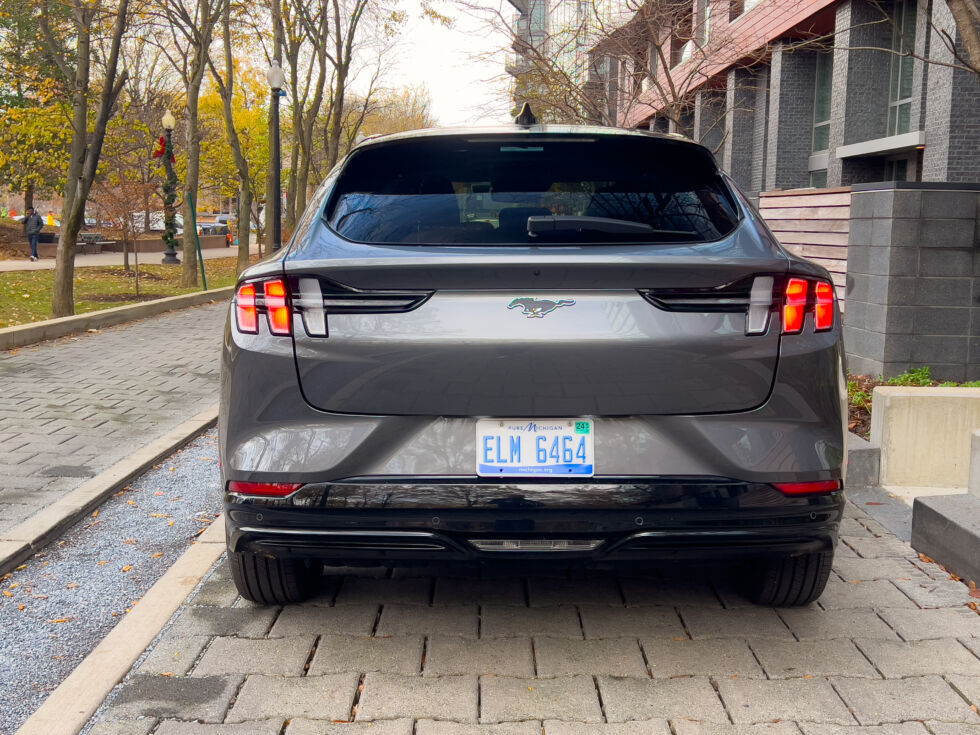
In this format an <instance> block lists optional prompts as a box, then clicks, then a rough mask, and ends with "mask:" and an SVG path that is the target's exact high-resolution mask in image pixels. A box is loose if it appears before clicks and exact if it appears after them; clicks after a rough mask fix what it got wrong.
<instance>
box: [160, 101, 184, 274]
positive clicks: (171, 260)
mask: <svg viewBox="0 0 980 735" xmlns="http://www.w3.org/2000/svg"><path fill="white" fill-rule="evenodd" d="M160 122H161V123H162V124H163V132H164V144H163V169H164V171H166V173H167V179H166V181H164V182H163V244H164V245H166V246H167V251H166V252H165V253H164V254H163V260H162V261H161V262H162V263H163V264H164V265H180V260H179V259H178V258H177V222H176V217H175V212H174V202H176V201H177V172H176V171H174V143H173V133H174V128H175V127H176V126H177V121H176V120H175V119H174V116H173V115H172V114H171V113H170V110H167V111H166V112H165V113H164V114H163V120H161V121H160Z"/></svg>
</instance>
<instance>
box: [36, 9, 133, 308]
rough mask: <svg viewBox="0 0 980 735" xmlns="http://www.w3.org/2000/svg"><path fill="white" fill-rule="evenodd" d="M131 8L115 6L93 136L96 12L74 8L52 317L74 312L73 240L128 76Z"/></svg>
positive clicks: (48, 37)
mask: <svg viewBox="0 0 980 735" xmlns="http://www.w3.org/2000/svg"><path fill="white" fill-rule="evenodd" d="M42 12H46V11H42ZM128 12H129V0H119V4H118V6H117V7H116V16H115V21H114V24H113V29H112V41H111V44H110V49H109V54H108V57H107V58H106V59H105V63H104V66H103V82H102V97H101V99H100V101H99V110H98V113H97V114H96V116H95V124H94V126H93V129H92V134H91V137H89V135H88V123H89V120H88V94H89V66H90V64H91V56H90V52H91V43H90V36H89V27H90V25H91V23H92V13H93V11H92V9H91V8H90V7H89V6H88V5H83V4H82V3H79V4H77V5H76V6H75V7H74V20H75V31H76V33H77V40H76V44H75V59H76V61H75V63H76V74H75V79H74V84H75V88H74V91H73V93H72V106H73V114H72V127H73V132H72V142H71V156H72V158H71V163H70V164H69V168H68V178H67V184H66V185H65V198H64V204H63V206H62V209H61V231H60V232H59V234H58V251H57V254H56V256H55V270H54V287H53V289H52V294H51V315H52V316H54V317H61V316H70V315H72V314H74V313H75V295H74V285H75V283H74V281H75V243H76V242H77V240H78V232H79V230H81V228H82V224H83V222H84V220H85V203H86V201H87V200H88V194H89V191H90V189H91V188H92V182H93V181H95V174H96V171H97V170H98V166H99V158H100V157H101V156H102V144H103V142H104V141H105V135H106V128H107V126H108V124H109V117H110V116H111V114H112V108H113V106H114V105H115V104H116V100H117V99H118V98H119V93H120V92H121V91H122V88H123V85H124V84H125V83H126V79H127V77H128V74H127V72H126V71H125V70H124V71H123V72H122V73H121V74H119V75H118V76H117V74H116V70H117V69H118V66H119V47H120V45H121V44H122V36H123V33H124V32H125V30H126V23H127V20H128V17H127V16H128ZM42 23H43V24H44V25H45V26H46V25H47V18H46V17H42ZM44 35H45V37H46V38H47V39H49V40H50V38H51V33H50V28H47V27H46V28H45V29H44Z"/></svg>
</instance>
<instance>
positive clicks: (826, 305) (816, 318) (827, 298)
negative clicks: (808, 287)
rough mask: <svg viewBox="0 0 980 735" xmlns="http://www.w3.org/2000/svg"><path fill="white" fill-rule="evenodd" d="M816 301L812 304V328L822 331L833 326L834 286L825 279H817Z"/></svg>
mask: <svg viewBox="0 0 980 735" xmlns="http://www.w3.org/2000/svg"><path fill="white" fill-rule="evenodd" d="M816 296H817V298H816V303H815V304H814V305H813V322H814V328H815V329H816V330H817V331H818V332H823V331H825V330H827V329H830V328H831V327H833V326H834V287H833V285H832V284H830V283H827V282H826V281H817V287H816Z"/></svg>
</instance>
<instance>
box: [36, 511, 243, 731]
mask: <svg viewBox="0 0 980 735" xmlns="http://www.w3.org/2000/svg"><path fill="white" fill-rule="evenodd" d="M224 533H225V524H224V519H222V518H221V517H220V516H219V518H218V519H216V520H215V522H214V523H212V524H211V526H210V527H209V528H208V529H207V530H206V531H205V532H204V533H202V534H201V535H200V536H199V537H198V538H197V541H196V543H194V544H193V545H192V546H191V547H190V548H189V549H187V551H185V552H184V553H183V554H182V555H181V556H180V558H179V559H177V562H176V563H175V564H174V565H173V566H172V567H171V568H170V570H169V571H168V572H167V573H166V574H164V575H163V577H161V578H160V579H159V580H157V582H156V584H154V585H153V587H151V588H150V591H149V592H147V593H146V595H145V596H144V597H143V599H142V600H141V604H140V605H139V606H138V607H134V608H133V611H132V612H131V613H129V614H128V615H126V617H125V618H123V619H122V621H121V622H120V623H119V625H117V626H116V627H115V628H113V629H112V631H111V632H110V633H109V635H107V636H106V637H105V638H104V639H103V640H102V642H101V643H100V644H99V645H98V646H96V647H95V649H94V650H93V651H92V652H91V653H90V654H89V655H88V656H86V657H85V659H84V660H83V661H82V662H81V663H80V664H79V665H78V667H77V668H76V669H75V670H74V671H73V672H72V673H71V674H70V675H69V676H68V678H67V679H65V680H64V681H63V682H62V683H61V684H60V685H59V686H58V688H57V689H55V690H54V691H53V692H51V695H50V696H49V697H48V698H47V699H46V700H45V701H44V704H42V705H41V706H40V707H39V708H38V710H37V711H36V712H35V713H34V714H33V715H31V717H30V719H28V720H27V722H25V723H24V724H23V725H22V726H21V727H20V729H18V730H17V735H77V733H78V732H80V731H81V730H82V729H83V728H84V727H85V725H86V724H87V723H88V721H89V718H91V717H92V715H93V714H94V713H95V712H96V710H98V708H99V707H100V706H101V705H102V702H103V701H104V700H105V698H106V697H107V696H108V695H109V693H110V692H111V691H112V688H113V687H114V686H115V685H116V684H118V683H119V682H120V681H122V680H123V678H124V677H125V676H126V674H127V673H129V670H130V669H131V668H132V666H133V664H134V663H136V660H137V659H138V658H139V657H140V656H141V655H142V653H143V650H144V649H145V648H146V647H147V646H149V645H150V643H151V642H152V641H153V639H154V638H156V636H157V635H158V634H159V632H160V631H161V630H162V629H163V627H164V626H165V625H166V624H167V622H168V621H169V620H170V618H171V617H172V616H173V614H174V613H175V612H176V611H177V610H178V609H179V608H180V605H181V604H182V603H183V601H184V599H185V598H186V597H187V595H188V594H189V593H190V592H192V591H193V590H194V588H195V587H196V586H197V584H198V583H199V582H200V581H201V578H202V577H203V576H204V575H205V574H207V572H208V570H210V569H211V567H212V566H214V564H215V562H217V561H218V559H219V558H220V557H221V555H222V554H223V553H224V551H225V536H224Z"/></svg>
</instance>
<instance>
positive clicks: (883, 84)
mask: <svg viewBox="0 0 980 735" xmlns="http://www.w3.org/2000/svg"><path fill="white" fill-rule="evenodd" d="M533 1H534V2H535V3H539V4H540V3H543V2H544V1H545V0H533ZM564 1H565V0H557V2H554V3H549V5H550V4H562V3H563V2H564ZM597 1H598V0H594V2H597ZM661 1H662V2H664V4H661V5H656V6H654V5H653V4H652V3H647V4H646V6H644V7H648V8H649V7H656V8H673V7H678V5H677V4H676V3H675V4H671V3H670V0H661ZM512 2H513V0H512ZM681 3H682V4H683V6H686V5H687V4H688V3H691V4H692V5H691V6H690V9H689V11H688V19H687V20H683V19H682V20H678V21H676V22H675V23H674V30H672V31H671V33H673V34H674V35H675V36H677V37H676V38H674V39H673V43H672V44H671V43H668V44H667V45H666V46H665V47H664V48H666V49H667V51H666V52H665V53H661V54H659V58H661V59H668V60H669V61H668V65H669V66H670V67H671V71H670V72H664V71H663V69H662V68H658V66H657V63H656V57H657V56H658V55H657V54H655V53H653V52H652V51H651V50H650V47H649V46H648V48H647V49H643V48H640V47H641V46H642V44H637V43H636V42H635V40H633V41H631V43H630V44H620V45H619V48H626V47H628V46H629V47H632V48H634V49H635V51H632V52H630V53H617V52H616V51H615V50H613V51H610V48H611V47H613V46H615V44H610V43H605V44H604V43H601V42H599V43H596V45H594V46H593V48H592V49H591V64H590V67H589V70H588V71H589V74H590V76H591V82H592V85H593V86H594V87H595V88H596V89H598V90H600V92H599V93H600V94H601V95H602V97H603V104H604V105H606V106H608V108H609V109H610V110H611V111H612V113H613V115H614V117H615V119H616V122H617V124H619V125H621V126H626V127H649V128H650V129H655V130H662V131H672V132H681V133H684V134H686V135H689V136H691V137H693V138H694V139H696V140H699V141H701V142H703V143H705V144H706V145H708V146H709V147H711V148H713V149H714V150H715V151H716V155H717V157H718V159H719V162H720V163H721V164H722V166H723V167H724V168H725V169H726V170H727V171H728V172H729V173H730V174H731V175H732V176H733V178H734V179H735V180H736V181H737V182H738V183H739V184H740V185H741V186H742V187H743V189H744V190H746V191H747V192H749V193H750V194H751V195H752V196H757V195H758V194H759V193H760V192H762V191H766V190H774V189H795V188H801V187H840V186H850V185H852V184H860V183H866V182H880V181H926V182H935V181H947V182H970V181H980V144H978V141H980V83H978V80H977V78H976V76H975V75H973V74H971V73H969V72H967V71H965V70H962V69H956V68H953V67H952V66H948V65H944V64H952V63H953V62H954V61H955V59H954V55H953V53H952V51H951V50H950V49H949V48H948V47H947V45H946V44H945V43H944V42H943V40H942V36H941V32H947V33H949V35H950V37H952V38H956V28H955V24H954V23H953V19H952V15H951V14H950V12H949V9H948V7H947V5H946V3H945V2H943V1H942V0H932V1H931V2H930V0H880V1H879V0H755V1H754V2H753V0H681ZM514 4H515V7H518V9H521V8H520V6H521V3H518V2H515V3H514ZM579 4H580V3H579ZM597 7H599V6H597ZM642 12H643V8H641V9H640V10H639V11H636V14H637V16H639V15H640V14H641V13H642ZM538 13H539V16H538V17H540V18H541V24H542V25H543V24H544V22H545V19H547V18H548V17H551V15H552V14H551V13H550V12H544V11H543V10H538ZM593 15H595V16H598V17H599V18H600V25H601V7H599V12H594V13H593ZM681 17H682V16H681ZM528 25H530V24H528ZM657 25H658V26H663V25H664V23H663V22H662V21H661V22H660V23H658V24H657ZM628 30H629V24H628V23H627V24H626V26H625V27H624V29H621V30H618V31H616V32H615V33H619V34H623V33H626V32H628ZM539 33H540V36H541V37H545V35H546V29H545V28H543V27H542V28H541V29H540V31H539ZM665 33H666V32H665ZM588 37H589V38H591V39H595V38H596V33H595V32H594V31H593V33H591V34H588ZM638 59H639V60H640V61H638ZM923 59H930V60H933V61H936V62H940V63H928V62H926V61H923ZM694 65H696V67H695V66H694ZM661 66H663V64H661ZM685 68H687V69H689V70H693V71H689V73H686V74H685V71H684V70H685ZM665 75H671V76H672V77H674V78H675V79H676V78H678V75H680V76H682V77H684V82H683V84H681V85H680V86H681V88H682V92H683V94H684V97H685V99H684V105H683V106H684V109H683V110H682V111H678V110H677V109H674V110H673V114H670V115H668V114H665V110H664V107H665V104H666V102H665V100H664V97H663V94H658V88H659V87H662V85H659V86H658V84H657V83H656V80H654V79H652V77H653V76H657V77H659V78H660V80H661V81H662V80H663V78H664V77H665ZM675 86H677V85H675ZM675 107H676V105H675Z"/></svg>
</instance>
